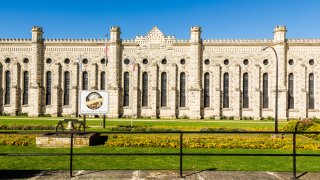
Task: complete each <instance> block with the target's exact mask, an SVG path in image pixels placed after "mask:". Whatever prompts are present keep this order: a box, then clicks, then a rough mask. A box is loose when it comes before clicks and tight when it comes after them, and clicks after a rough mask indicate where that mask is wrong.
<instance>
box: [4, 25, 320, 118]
mask: <svg viewBox="0 0 320 180" xmlns="http://www.w3.org/2000/svg"><path fill="white" fill-rule="evenodd" d="M201 31H202V29H201V28H200V27H191V30H190V39H189V40H177V39H175V37H174V36H165V35H164V34H163V33H162V32H161V31H160V30H159V29H158V28H157V27H154V28H153V29H152V30H151V31H150V32H149V33H148V34H146V35H145V36H137V37H136V38H135V39H131V40H130V39H129V40H122V39H121V36H120V34H121V32H120V28H119V27H111V28H110V39H108V40H107V41H106V40H105V39H43V29H42V28H40V27H33V28H32V38H31V39H0V63H1V64H0V68H1V71H0V72H1V76H0V82H1V87H0V111H1V112H2V113H9V114H12V115H14V114H16V113H28V114H29V115H32V116H36V115H39V114H51V115H53V116H60V115H62V116H76V115H77V114H78V104H77V99H78V89H81V87H82V74H81V72H83V71H86V72H88V75H89V81H88V82H89V85H88V87H89V89H100V83H101V76H100V75H101V73H102V72H105V73H106V89H107V90H108V92H109V96H110V99H109V104H110V106H109V113H108V117H110V118H117V117H127V116H129V117H131V116H134V117H152V118H156V117H161V118H177V117H189V118H192V119H199V118H220V117H222V116H226V117H233V118H235V119H241V118H243V117H250V118H253V119H261V118H264V117H268V116H272V117H273V116H274V109H275V101H274V99H275V79H276V77H275V67H276V61H275V59H276V58H275V54H274V52H273V50H272V49H271V48H268V49H267V50H265V51H263V50H262V49H263V48H264V47H266V46H271V47H273V48H274V49H275V51H276V52H277V56H278V63H279V65H278V67H279V118H280V119H288V118H305V117H320V115H319V113H318V112H319V107H320V104H319V102H320V101H319V100H318V97H319V92H318V91H317V89H319V86H320V84H319V83H318V81H317V79H318V78H319V73H318V72H319V68H320V65H319V63H318V61H319V59H320V55H319V52H320V39H287V38H286V27H285V26H276V27H275V29H274V38H273V39H256V40H255V39H250V40H249V39H234V40H233V39H225V40H219V39H213V40H210V39H209V40H204V39H201ZM106 45H107V47H108V48H107V57H106V53H105V46H106ZM8 59H9V61H8ZM24 59H28V62H26V61H24ZM48 59H50V61H49V60H48ZM84 59H87V60H88V63H87V64H83V65H82V69H79V60H80V61H83V60H84ZM102 59H107V64H103V61H101V60H102ZM125 59H129V64H125V63H124V60H125ZM145 59H146V61H144V60H145ZM163 59H165V60H166V61H167V62H166V63H163ZM182 59H184V60H185V63H181V62H182V61H181V60H182ZM245 59H246V60H248V63H247V64H245V63H244V60H245ZM291 59H292V60H293V64H289V62H288V61H289V60H291ZM311 59H312V60H313V61H314V63H313V64H311V63H309V62H310V60H311ZM226 60H228V61H229V63H226V62H225V61H226ZM265 60H266V61H267V63H264V62H266V61H265ZM205 62H206V63H205ZM133 67H134V68H133ZM133 69H134V71H133ZM6 71H10V73H11V85H10V95H11V96H10V103H9V104H5V101H4V99H5V98H4V96H5V94H6V93H5V92H6V78H5V73H6ZM25 71H28V72H29V85H28V86H29V92H28V97H29V101H28V102H29V103H28V104H22V97H23V73H24V72H25ZM48 71H50V72H51V73H52V86H51V88H52V89H51V92H52V94H51V103H50V104H49V105H47V103H46V101H45V99H46V98H45V97H46V88H47V87H46V74H47V72H48ZM66 71H68V72H69V73H70V96H69V98H70V103H69V104H68V105H65V104H64V103H63V102H64V99H63V98H64V95H63V94H64V92H65V89H64V81H65V79H64V73H65V72H66ZM80 71H81V72H80ZM125 72H128V73H129V77H130V78H129V79H130V80H129V81H130V89H129V93H130V96H129V106H127V107H124V106H123V93H124V92H123V91H124V87H123V86H124V82H123V75H124V73H125ZM144 72H146V73H148V88H147V89H148V104H147V106H145V107H142V103H141V101H142V94H141V93H142V74H143V73H144ZM163 72H165V73H167V99H166V101H167V106H166V107H161V103H160V101H161V73H163ZM181 73H185V74H186V106H185V107H180V74H181ZM205 73H209V75H210V87H209V92H210V93H209V94H210V103H209V104H210V106H209V107H204V104H203V103H204V101H203V89H204V87H203V86H204V82H203V80H204V78H203V77H204V74H205ZM225 73H228V74H229V107H228V108H223V75H224V74H225ZM244 73H248V77H249V89H248V91H249V107H248V108H243V104H242V103H243V99H242V95H243V74H244ZM264 73H268V95H269V98H268V101H269V106H268V107H267V108H263V107H262V101H263V99H262V91H263V74H264ZM289 73H293V74H294V102H295V104H294V108H293V109H288V74H289ZM310 73H313V74H314V78H315V85H314V86H315V87H314V94H315V106H314V108H313V109H310V108H309V106H308V96H309V84H308V77H309V75H310ZM79 74H80V75H79Z"/></svg>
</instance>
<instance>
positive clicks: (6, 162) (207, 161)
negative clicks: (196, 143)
mask: <svg viewBox="0 0 320 180" xmlns="http://www.w3.org/2000/svg"><path fill="white" fill-rule="evenodd" d="M61 120H63V118H53V117H7V116H5V117H0V125H15V124H17V125H25V124H28V125H52V126H56V125H57V123H58V121H61ZM101 123H102V119H101V118H100V119H99V118H96V119H87V125H88V126H89V128H88V129H87V130H89V131H102V130H106V129H102V128H101ZM286 123H287V122H284V121H280V122H279V129H281V128H282V127H283V126H284V125H285V124H286ZM130 124H131V119H107V121H106V126H107V128H108V129H110V128H111V127H116V126H119V125H122V126H130ZM133 125H134V126H146V127H153V128H176V129H181V130H186V131H188V130H195V131H198V130H200V129H202V128H221V127H224V128H242V129H248V130H257V131H264V130H269V131H272V130H274V122H273V121H253V120H245V121H240V120H189V119H174V120H169V119H134V120H133ZM190 136H192V135H190ZM221 136H224V135H221ZM252 136H255V135H252ZM268 136H269V135H268ZM57 152H63V153H69V149H68V148H54V149H50V148H49V149H48V148H37V147H35V146H0V153H57ZM84 152H90V153H99V152H109V153H110V152H113V153H116V152H122V153H139V152H141V153H142V152H143V153H146V152H150V153H151V152H153V153H163V152H165V153H178V152H179V149H175V148H156V147H106V146H92V147H85V148H75V149H74V153H84ZM184 152H188V153H209V152H211V153H292V151H291V150H271V149H264V150H259V149H201V148H199V149H190V148H184ZM299 152H300V153H319V152H320V151H307V150H303V151H302V150H300V151H299ZM297 160H298V170H299V171H319V168H318V166H317V165H318V162H319V160H320V158H318V157H298V159H297ZM0 162H1V163H0V169H2V170H7V169H10V170H22V169H23V170H39V169H41V170H60V169H68V168H69V157H68V156H40V157H32V156H26V157H17V156H0ZM74 168H75V169H95V170H104V169H119V170H120V169H121V170H125V169H164V170H178V169H179V157H178V156H146V157H141V156H77V155H76V156H74ZM183 168H184V170H206V169H214V170H240V171H291V170H292V158H291V157H259V158H257V157H224V156H215V157H212V156H210V157H208V156H192V157H191V156H184V157H183Z"/></svg>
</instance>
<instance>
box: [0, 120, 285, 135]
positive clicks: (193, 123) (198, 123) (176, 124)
mask: <svg viewBox="0 0 320 180" xmlns="http://www.w3.org/2000/svg"><path fill="white" fill-rule="evenodd" d="M62 119H63V118H52V117H49V118H43V117H7V116H4V117H0V125H14V124H17V125H24V124H28V125H52V126H55V125H56V124H57V123H58V121H60V120H62ZM132 122H133V125H134V126H148V127H154V128H178V129H181V130H200V129H201V128H208V127H211V128H220V127H224V128H243V129H249V130H274V122H273V121H254V120H189V119H176V120H169V119H134V120H133V121H132ZM101 123H102V119H99V118H95V119H87V125H88V126H89V128H88V129H87V130H93V131H97V130H99V131H101V130H103V129H102V127H101ZM286 123H287V122H286V121H280V122H279V129H281V128H282V127H283V126H284V125H285V124H286ZM119 125H122V126H130V125H131V119H107V120H106V127H107V128H110V127H115V126H119Z"/></svg>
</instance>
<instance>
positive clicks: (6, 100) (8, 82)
mask: <svg viewBox="0 0 320 180" xmlns="http://www.w3.org/2000/svg"><path fill="white" fill-rule="evenodd" d="M10 86H11V76H10V71H6V91H5V96H4V104H10Z"/></svg>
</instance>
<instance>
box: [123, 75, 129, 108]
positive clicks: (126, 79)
mask: <svg viewBox="0 0 320 180" xmlns="http://www.w3.org/2000/svg"><path fill="white" fill-rule="evenodd" d="M123 81H124V84H123V86H124V87H123V89H124V92H123V106H129V73H128V72H125V73H124V75H123Z"/></svg>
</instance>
